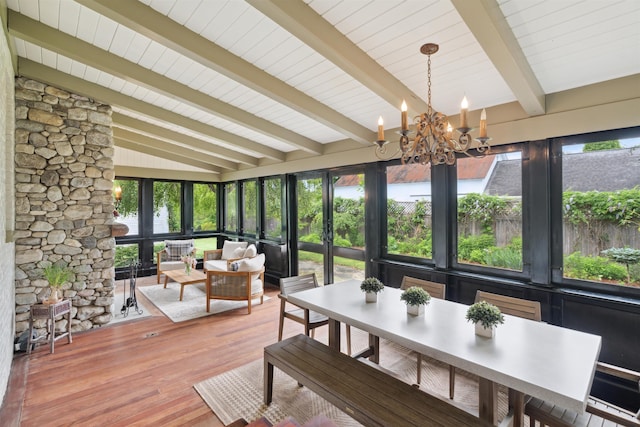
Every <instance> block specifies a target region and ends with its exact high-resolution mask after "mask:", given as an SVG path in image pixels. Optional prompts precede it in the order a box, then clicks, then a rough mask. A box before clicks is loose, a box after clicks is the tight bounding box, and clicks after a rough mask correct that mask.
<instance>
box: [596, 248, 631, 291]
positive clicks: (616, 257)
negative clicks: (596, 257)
mask: <svg viewBox="0 0 640 427" xmlns="http://www.w3.org/2000/svg"><path fill="white" fill-rule="evenodd" d="M602 255H604V256H606V257H607V258H609V259H610V260H612V261H615V262H618V263H620V264H624V265H625V266H626V267H627V283H631V266H632V265H635V264H638V263H640V249H632V248H611V249H607V250H604V251H602Z"/></svg>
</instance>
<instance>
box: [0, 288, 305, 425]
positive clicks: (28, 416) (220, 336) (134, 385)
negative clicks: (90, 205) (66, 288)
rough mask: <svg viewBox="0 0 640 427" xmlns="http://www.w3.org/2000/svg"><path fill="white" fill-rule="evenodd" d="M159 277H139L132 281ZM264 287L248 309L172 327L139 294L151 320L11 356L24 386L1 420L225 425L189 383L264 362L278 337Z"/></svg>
mask: <svg viewBox="0 0 640 427" xmlns="http://www.w3.org/2000/svg"><path fill="white" fill-rule="evenodd" d="M155 282H156V278H155V276H152V277H146V278H140V279H138V281H137V286H148V285H154V284H155ZM266 293H267V295H268V296H270V297H271V299H270V300H268V301H265V303H264V304H262V305H255V306H253V307H252V312H251V315H247V314H246V309H238V310H234V311H231V312H224V313H220V314H215V315H212V316H207V317H203V318H199V319H194V320H191V321H187V322H181V323H173V322H171V321H170V320H169V319H168V318H166V317H165V316H164V315H162V313H161V312H160V311H158V309H157V308H155V307H154V306H153V304H151V303H150V302H149V301H148V300H146V299H145V297H144V295H143V294H142V293H141V292H138V299H139V301H140V302H141V303H142V304H143V305H144V307H145V309H147V310H148V311H149V312H150V313H151V314H152V316H151V317H147V318H143V319H139V320H132V321H128V322H126V323H120V324H116V325H112V326H107V327H103V328H100V329H95V330H91V331H87V332H83V333H77V334H74V336H73V343H71V344H67V343H66V342H60V343H59V344H57V345H56V351H55V353H54V354H49V352H48V348H47V347H46V346H39V347H38V348H37V349H36V350H35V351H34V352H33V353H32V354H31V356H27V355H24V354H21V355H17V356H16V359H15V360H14V365H13V368H12V369H20V366H23V368H22V369H23V371H24V372H25V373H26V385H22V386H21V385H20V384H19V383H18V382H12V383H11V384H10V386H9V388H8V390H7V397H6V398H5V401H13V402H14V404H12V405H5V406H4V407H3V408H2V411H1V412H0V419H3V420H4V419H11V417H13V418H14V419H19V420H20V424H19V425H23V426H32V425H38V426H49V425H70V424H73V425H78V426H96V425H110V426H131V425H149V423H151V424H152V425H154V426H169V425H171V426H175V425H189V426H199V425H200V426H213V427H218V426H222V423H221V422H220V420H219V419H218V418H217V417H216V416H215V415H214V414H213V413H212V412H211V410H210V409H209V407H208V406H207V405H206V404H205V403H204V401H203V400H202V399H201V398H200V396H199V395H198V393H197V392H196V391H195V390H194V389H193V385H194V384H195V383H197V382H200V381H203V380H205V379H207V378H209V377H212V376H214V375H218V374H221V373H223V372H226V371H228V370H230V369H234V368H237V367H239V366H241V365H243V364H245V363H249V362H251V361H253V360H256V359H260V358H262V354H263V348H264V347H265V346H267V345H269V344H272V343H274V342H276V341H277V338H278V312H279V309H280V304H279V300H278V298H277V293H278V289H277V288H276V287H268V288H267V292H266ZM203 304H204V302H203ZM117 305H118V304H117V303H116V306H117ZM130 316H131V315H130ZM132 318H133V319H135V314H133V315H132ZM297 326H300V325H297V324H294V323H293V322H286V323H285V337H287V336H292V335H296V334H298V333H300V332H302V327H301V326H300V327H299V328H298V327H297ZM23 375H24V374H23ZM12 399H13V400H12ZM21 399H23V400H22V402H21V403H22V404H21V405H20V404H19V403H15V402H20V400H21ZM5 417H6V418H5ZM16 425H18V424H16Z"/></svg>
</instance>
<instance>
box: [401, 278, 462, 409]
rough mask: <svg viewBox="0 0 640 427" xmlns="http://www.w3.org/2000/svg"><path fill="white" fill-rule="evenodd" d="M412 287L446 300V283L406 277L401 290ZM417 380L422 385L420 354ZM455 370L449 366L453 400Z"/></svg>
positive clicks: (450, 394) (403, 279)
mask: <svg viewBox="0 0 640 427" xmlns="http://www.w3.org/2000/svg"><path fill="white" fill-rule="evenodd" d="M412 286H418V287H420V288H422V289H424V290H425V291H427V292H428V293H429V295H431V297H432V298H438V299H445V295H446V290H447V286H446V285H445V284H444V283H436V282H430V281H428V280H422V279H416V278H415V277H409V276H404V277H403V278H402V283H401V284H400V289H402V290H405V289H408V288H410V287H412ZM417 371H418V374H417V378H416V383H417V384H418V385H420V382H421V380H422V354H420V353H418V365H417ZM453 375H455V370H454V368H453V366H449V397H450V398H451V399H453V388H452V387H453V386H452V384H453V381H454V379H455V378H454V376H453Z"/></svg>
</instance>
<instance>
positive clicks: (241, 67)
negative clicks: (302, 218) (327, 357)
mask: <svg viewBox="0 0 640 427" xmlns="http://www.w3.org/2000/svg"><path fill="white" fill-rule="evenodd" d="M78 3H80V4H82V5H84V6H86V7H88V8H90V9H92V10H94V11H96V12H98V13H100V14H102V15H105V16H107V17H109V18H110V19H113V20H114V21H116V22H118V23H120V24H122V25H124V26H126V27H128V28H131V29H132V30H134V31H136V32H138V33H140V34H144V35H145V36H147V37H149V38H150V39H152V40H154V41H156V42H158V43H160V44H162V45H164V46H167V47H168V48H170V49H173V50H175V51H176V52H179V53H180V54H182V55H185V56H186V57H188V58H190V59H192V60H194V61H195V62H198V63H199V64H202V65H204V66H205V67H207V68H211V69H212V70H215V71H217V72H218V73H220V74H222V75H224V76H227V77H229V78H230V79H232V80H235V81H236V82H238V83H240V84H242V85H244V86H247V87H249V88H251V89H253V90H255V91H256V92H258V93H261V94H262V95H265V96H268V97H269V98H272V99H274V100H276V101H277V102H279V103H281V104H283V105H286V106H287V107H289V108H292V109H294V110H295V111H297V112H299V113H301V114H304V115H306V116H307V117H310V118H312V119H314V120H316V121H318V122H320V123H322V124H324V125H325V126H328V127H330V128H332V129H334V130H336V131H338V132H340V133H342V134H344V135H345V136H347V137H349V138H352V139H354V140H356V141H358V142H361V143H363V144H369V143H370V141H373V138H375V135H374V133H373V132H372V131H370V130H369V129H367V128H366V127H364V126H361V125H360V124H358V123H357V122H355V121H353V120H351V119H349V118H348V117H346V116H344V115H342V114H340V113H339V112H337V111H335V110H333V109H331V108H329V107H328V106H326V105H325V104H323V103H321V102H319V101H318V100H316V99H314V98H312V97H311V96H309V95H307V94H306V93H304V92H302V91H300V90H298V89H296V88H294V87H292V86H290V85H288V84H286V83H285V82H283V81H281V80H279V79H277V78H276V77H274V76H272V75H271V74H269V73H267V72H265V71H264V70H262V69H260V68H258V67H256V66H255V65H253V64H251V63H250V62H247V61H245V60H244V59H242V58H240V57H239V56H236V55H234V54H233V53H231V52H229V51H228V50H226V49H224V48H222V47H220V46H218V45H217V44H215V43H213V42H211V41H210V40H208V39H206V38H204V37H202V36H200V35H199V34H197V33H195V32H193V31H190V30H189V29H187V28H185V27H184V26H182V25H180V24H178V23H177V22H175V21H173V20H172V19H170V18H168V17H166V16H164V15H163V14H161V13H158V12H156V11H155V10H154V9H153V8H151V7H149V6H146V5H144V4H143V3H141V2H137V1H136V2H119V1H112V0H78ZM301 141H304V147H301V148H302V149H303V150H305V151H309V152H313V153H315V154H321V153H322V149H321V145H320V146H318V145H315V144H318V143H312V141H311V140H306V141H305V140H300V141H299V142H300V144H302V142H301Z"/></svg>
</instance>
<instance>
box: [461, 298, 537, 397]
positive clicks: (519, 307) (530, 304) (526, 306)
mask: <svg viewBox="0 0 640 427" xmlns="http://www.w3.org/2000/svg"><path fill="white" fill-rule="evenodd" d="M479 301H486V302H488V303H490V304H493V305H495V306H496V307H498V308H499V309H500V311H501V312H502V313H504V314H508V315H511V316H517V317H522V318H524V319H529V320H533V321H536V322H540V321H542V311H541V309H540V302H539V301H531V300H527V299H522V298H515V297H508V296H506V295H500V294H494V293H491V292H484V291H477V292H476V299H475V302H479ZM455 370H456V369H455V367H454V366H451V367H450V368H449V377H450V384H449V397H450V398H451V399H453V394H454V391H455V390H454V389H455ZM510 394H511V393H510ZM511 399H512V397H511V396H510V397H509V401H510V402H511Z"/></svg>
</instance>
